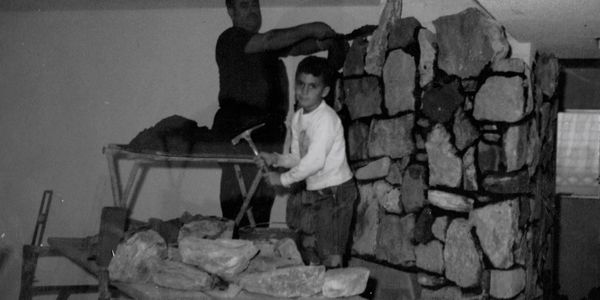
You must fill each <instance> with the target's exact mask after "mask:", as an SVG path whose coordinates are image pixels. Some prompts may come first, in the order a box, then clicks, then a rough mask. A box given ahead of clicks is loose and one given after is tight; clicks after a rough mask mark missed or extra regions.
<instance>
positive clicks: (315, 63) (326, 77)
mask: <svg viewBox="0 0 600 300" xmlns="http://www.w3.org/2000/svg"><path fill="white" fill-rule="evenodd" d="M301 73H304V74H310V75H312V76H315V77H322V78H323V83H324V84H325V86H328V87H333V86H334V84H335V74H334V71H333V70H332V68H331V66H330V65H329V63H327V59H325V58H322V57H317V56H308V57H306V58H304V59H303V60H302V61H300V63H299V64H298V68H297V69H296V76H298V74H301Z"/></svg>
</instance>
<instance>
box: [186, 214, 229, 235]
mask: <svg viewBox="0 0 600 300" xmlns="http://www.w3.org/2000/svg"><path fill="white" fill-rule="evenodd" d="M234 226H235V222H234V221H233V220H226V219H222V218H215V217H205V218H202V219H201V220H196V221H192V222H189V223H187V224H185V225H183V226H182V227H181V229H180V230H179V235H178V237H177V241H180V240H182V239H184V238H186V237H188V236H193V237H197V238H201V239H231V238H233V227H234Z"/></svg>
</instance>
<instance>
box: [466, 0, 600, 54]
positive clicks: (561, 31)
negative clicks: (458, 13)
mask: <svg viewBox="0 0 600 300" xmlns="http://www.w3.org/2000/svg"><path fill="white" fill-rule="evenodd" d="M478 2H479V3H480V5H481V6H483V7H484V8H485V9H486V10H488V12H489V13H490V14H491V15H492V16H494V17H495V18H496V19H497V20H498V21H499V22H500V23H502V24H503V25H504V26H505V27H506V30H507V31H508V32H510V34H511V35H512V36H514V37H515V38H516V39H517V40H520V41H526V42H532V43H533V45H534V47H536V48H537V49H538V51H541V52H549V53H554V54H555V55H556V56H557V57H559V58H562V59H592V58H593V59H598V58H600V48H599V44H598V41H597V39H598V38H600V1H599V0H478Z"/></svg>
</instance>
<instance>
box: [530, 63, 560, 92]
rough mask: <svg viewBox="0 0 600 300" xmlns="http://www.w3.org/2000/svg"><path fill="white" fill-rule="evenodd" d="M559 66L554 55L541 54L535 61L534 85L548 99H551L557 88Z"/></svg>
mask: <svg viewBox="0 0 600 300" xmlns="http://www.w3.org/2000/svg"><path fill="white" fill-rule="evenodd" d="M559 75H560V65H559V63H558V59H557V58H556V57H555V56H554V55H548V54H542V55H540V57H539V58H538V59H537V60H536V66H535V84H536V86H537V87H539V89H541V90H542V93H544V94H545V95H546V96H548V97H552V96H553V95H554V92H555V91H556V87H557V86H558V78H559Z"/></svg>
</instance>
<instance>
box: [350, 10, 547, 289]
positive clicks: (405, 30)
mask: <svg viewBox="0 0 600 300" xmlns="http://www.w3.org/2000/svg"><path fill="white" fill-rule="evenodd" d="M398 3H399V1H392V0H390V1H388V2H387V4H386V7H385V9H384V11H383V14H382V16H381V21H380V24H379V27H378V29H377V30H376V31H375V32H374V33H373V35H372V36H371V37H370V39H360V40H355V41H353V43H352V46H351V49H350V52H349V54H348V56H347V60H346V62H345V65H344V90H345V99H344V103H343V105H345V106H346V107H347V111H348V112H349V115H350V118H351V120H352V122H351V124H350V125H349V127H348V139H347V142H348V151H349V153H348V154H349V159H350V160H351V163H352V165H353V167H354V169H355V176H356V178H357V179H358V180H359V191H360V203H359V205H358V211H357V225H356V229H355V232H354V237H353V246H352V250H353V253H354V254H355V255H358V256H360V257H363V258H366V259H371V260H374V261H382V262H385V263H386V264H392V265H396V266H399V267H406V268H407V270H415V269H418V270H419V271H418V281H419V283H420V284H421V285H422V286H423V287H424V289H423V293H422V299H462V298H469V297H471V295H470V293H473V292H474V293H475V296H474V297H476V298H485V297H489V296H492V297H494V298H500V299H508V298H513V297H517V296H518V297H522V298H526V299H532V298H534V296H539V294H540V293H541V291H540V288H541V286H542V282H541V273H542V271H543V270H544V267H545V266H544V263H545V262H546V261H547V260H548V259H549V258H548V257H547V255H548V251H549V245H550V241H549V239H550V237H551V234H550V233H551V229H552V224H553V216H554V214H555V209H554V205H553V203H554V202H553V199H554V195H553V193H554V175H555V163H554V155H555V134H556V117H557V109H558V101H557V96H556V95H555V89H556V86H557V82H558V69H559V68H558V64H557V60H556V58H554V57H552V56H545V55H542V56H539V57H538V58H537V60H535V59H534V57H516V56H515V55H516V52H517V51H516V50H515V49H512V48H511V43H512V42H511V43H509V40H508V39H507V37H506V34H505V32H504V28H503V27H502V26H501V25H500V24H498V23H497V22H496V21H495V20H494V19H492V18H490V17H489V16H487V15H486V14H485V13H484V12H482V11H480V10H478V9H475V8H470V9H467V10H465V11H463V12H461V13H458V14H455V15H449V16H443V17H440V18H438V19H436V20H435V21H433V24H432V26H434V27H435V28H432V30H431V31H430V30H429V29H427V28H425V27H423V26H422V25H421V24H420V23H419V21H418V20H416V19H414V18H404V19H401V18H400V17H399V16H400V12H401V9H400V8H399V5H398ZM433 31H435V32H436V33H433ZM467 292H469V293H467Z"/></svg>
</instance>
